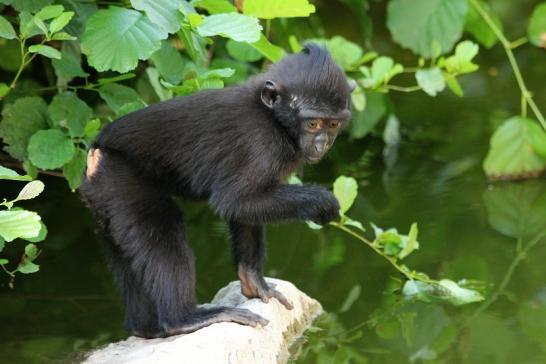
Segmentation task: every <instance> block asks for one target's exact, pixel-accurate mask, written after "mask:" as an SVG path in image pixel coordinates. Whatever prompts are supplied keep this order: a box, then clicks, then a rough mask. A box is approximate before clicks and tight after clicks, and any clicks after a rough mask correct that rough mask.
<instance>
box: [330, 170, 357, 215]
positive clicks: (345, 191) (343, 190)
mask: <svg viewBox="0 0 546 364" xmlns="http://www.w3.org/2000/svg"><path fill="white" fill-rule="evenodd" d="M357 194H358V184H357V183H356V180H355V179H354V178H353V177H346V176H339V177H338V178H337V179H336V180H335V182H334V195H335V196H336V198H337V199H338V201H339V211H340V213H341V214H342V215H343V214H345V213H346V212H347V211H348V210H349V209H350V208H351V206H352V205H353V202H354V200H355V198H356V196H357Z"/></svg>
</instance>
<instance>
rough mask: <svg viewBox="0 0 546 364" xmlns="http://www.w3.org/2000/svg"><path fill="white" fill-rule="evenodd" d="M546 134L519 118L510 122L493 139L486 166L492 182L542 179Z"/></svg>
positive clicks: (527, 120)
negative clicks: (529, 178) (530, 178)
mask: <svg viewBox="0 0 546 364" xmlns="http://www.w3.org/2000/svg"><path fill="white" fill-rule="evenodd" d="M545 149H546V133H545V132H544V130H543V129H542V128H541V127H540V126H539V125H538V124H537V123H536V122H534V121H533V120H530V119H526V118H522V117H519V116H516V117H513V118H510V119H508V120H506V121H505V122H504V123H503V124H502V125H501V126H500V127H499V128H498V129H497V130H496V131H495V133H494V134H493V136H492V137H491V144H490V149H489V153H488V154H487V157H486V158H485V161H484V163H483V168H484V170H485V173H486V174H487V176H488V177H489V178H492V179H521V178H528V177H533V176H535V177H536V176H539V175H540V174H541V173H542V172H543V171H544V170H546V150H545Z"/></svg>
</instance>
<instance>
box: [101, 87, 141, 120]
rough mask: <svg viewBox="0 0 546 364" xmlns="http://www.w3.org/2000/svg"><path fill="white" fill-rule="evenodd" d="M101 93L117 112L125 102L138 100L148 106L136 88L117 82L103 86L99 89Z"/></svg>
mask: <svg viewBox="0 0 546 364" xmlns="http://www.w3.org/2000/svg"><path fill="white" fill-rule="evenodd" d="M99 95H100V97H101V98H102V99H103V100H104V101H106V103H107V104H108V106H110V108H112V110H113V111H114V112H115V113H117V112H118V111H119V110H120V109H121V108H122V107H123V105H125V104H130V103H134V102H138V103H140V104H141V105H142V106H146V104H145V103H144V101H142V100H141V98H140V96H139V95H138V94H137V93H136V91H135V90H134V89H132V88H130V87H127V86H123V85H119V84H117V83H109V84H106V85H104V86H102V87H101V88H100V89H99Z"/></svg>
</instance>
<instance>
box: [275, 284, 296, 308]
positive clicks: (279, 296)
mask: <svg viewBox="0 0 546 364" xmlns="http://www.w3.org/2000/svg"><path fill="white" fill-rule="evenodd" d="M271 297H274V298H276V299H277V301H279V302H280V303H281V304H282V305H283V306H284V307H286V309H287V310H291V309H293V308H294V306H293V305H292V304H291V303H290V302H288V300H287V299H286V297H284V295H283V294H282V293H281V292H279V291H277V290H276V289H273V290H271Z"/></svg>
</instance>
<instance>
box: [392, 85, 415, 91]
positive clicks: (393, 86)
mask: <svg viewBox="0 0 546 364" xmlns="http://www.w3.org/2000/svg"><path fill="white" fill-rule="evenodd" d="M387 89H388V90H393V91H399V92H415V91H419V90H421V86H417V85H415V86H408V87H404V86H396V85H387Z"/></svg>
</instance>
